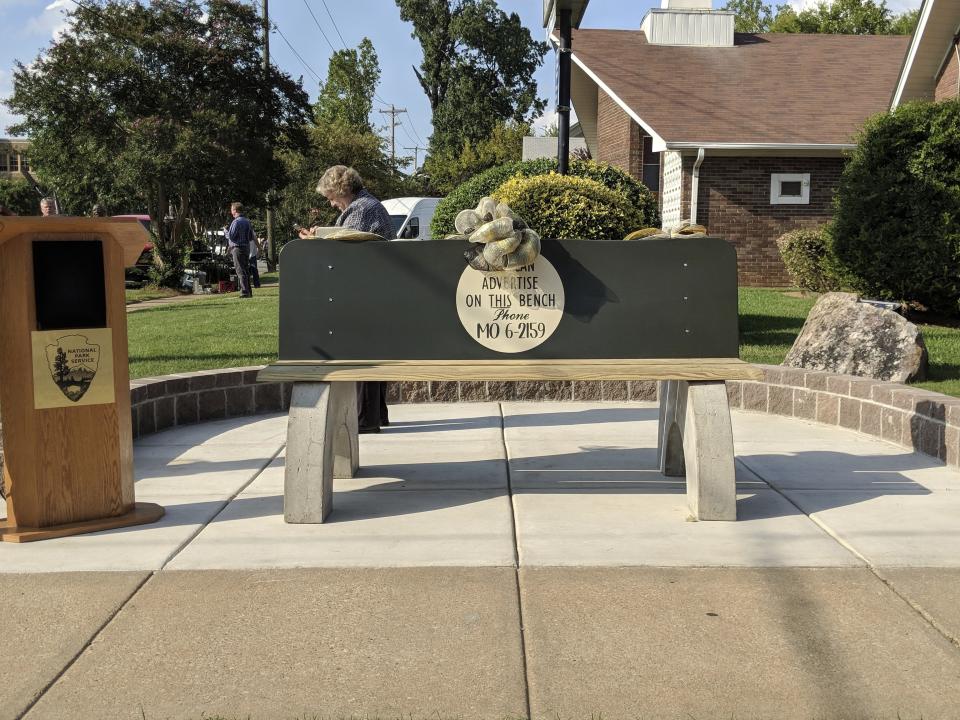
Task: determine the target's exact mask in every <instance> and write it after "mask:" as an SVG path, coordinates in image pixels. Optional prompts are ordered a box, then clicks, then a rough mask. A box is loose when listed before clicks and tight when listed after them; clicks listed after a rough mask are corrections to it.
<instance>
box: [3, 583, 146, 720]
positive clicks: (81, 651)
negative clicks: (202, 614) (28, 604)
mask: <svg viewBox="0 0 960 720" xmlns="http://www.w3.org/2000/svg"><path fill="white" fill-rule="evenodd" d="M153 575H154V573H148V574H147V575H146V576H145V577H144V578H143V580H141V581H140V582H139V583H137V586H136V587H135V588H134V589H133V592H131V593H130V594H129V595H128V596H127V598H126V599H125V600H124V601H123V602H121V603H119V604H118V605H117V607H116V609H115V610H114V611H113V612H112V613H110V614H109V615H108V616H107V617H106V618H105V619H104V621H103V622H102V623H100V626H99V627H98V628H97V629H96V630H95V631H94V633H93V634H92V635H91V636H90V637H89V638H88V639H87V641H86V642H85V643H84V644H83V645H82V646H80V649H79V650H77V652H76V653H74V655H73V657H72V658H70V660H69V661H67V663H66V664H65V665H64V666H63V667H62V668H60V670H59V672H57V673H56V674H55V675H54V676H53V677H52V678H50V682H48V683H46V684H45V685H44V686H43V687H42V688H40V691H39V692H38V693H37V694H36V696H35V697H34V698H33V699H32V700H31V701H30V702H29V703H27V705H26V707H24V708H23V710H22V711H21V712H19V713H18V714H17V715H15V716H14V718H13V720H21V718H23V717H24V716H25V715H26V714H27V713H29V712H30V711H31V710H32V709H33V707H34V706H35V705H36V704H37V703H38V702H40V700H41V699H42V698H43V696H44V695H46V694H47V691H48V690H50V688H52V687H53V686H54V685H56V684H57V682H58V681H59V680H60V678H62V677H63V676H64V674H65V673H66V672H67V670H69V669H70V668H72V667H73V665H74V663H76V662H77V660H79V659H80V656H81V655H83V654H84V653H85V652H86V651H87V648H88V647H90V646H91V645H92V644H93V641H94V640H96V639H97V638H98V637H100V635H101V633H103V631H104V630H106V629H107V626H108V625H109V624H110V623H112V622H113V619H114V618H115V617H116V616H117V615H119V614H120V611H121V610H123V609H124V608H125V607H126V606H127V605H128V604H129V602H130V601H131V600H133V598H134V597H135V596H136V594H137V593H138V592H140V591H141V590H142V589H143V586H144V585H146V584H147V583H148V582H149V581H150V580H151V579H153Z"/></svg>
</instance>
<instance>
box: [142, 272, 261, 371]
mask: <svg viewBox="0 0 960 720" xmlns="http://www.w3.org/2000/svg"><path fill="white" fill-rule="evenodd" d="M277 293H278V290H277V288H275V287H273V288H262V289H260V290H254V295H253V298H252V299H250V300H241V299H240V298H239V297H238V295H237V293H228V294H225V295H209V296H205V297H198V298H197V299H196V300H189V301H184V302H180V303H173V304H170V305H163V306H160V307H155V308H147V309H144V310H140V311H138V312H135V313H129V314H128V315H127V332H128V336H129V347H130V377H131V378H141V377H152V376H155V375H168V374H170V373H175V372H189V371H192V370H209V369H213V368H223V367H240V366H243V365H261V364H264V363H269V362H273V361H274V360H276V359H277V320H278V304H279V297H278V295H277Z"/></svg>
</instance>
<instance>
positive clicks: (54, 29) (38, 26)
mask: <svg viewBox="0 0 960 720" xmlns="http://www.w3.org/2000/svg"><path fill="white" fill-rule="evenodd" d="M71 7H73V4H72V3H71V2H70V1H69V0H54V2H52V3H50V4H49V5H47V6H46V7H45V8H44V9H43V13H41V14H40V15H37V16H36V17H33V18H31V19H30V20H29V21H28V22H27V26H26V28H25V29H24V30H25V32H26V33H27V34H30V35H49V36H50V37H51V38H53V40H54V41H56V40H59V39H60V36H61V35H62V34H63V33H64V31H66V29H67V28H69V27H70V20H69V19H68V17H67V11H68V10H69V9H70V8H71Z"/></svg>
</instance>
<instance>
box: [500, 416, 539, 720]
mask: <svg viewBox="0 0 960 720" xmlns="http://www.w3.org/2000/svg"><path fill="white" fill-rule="evenodd" d="M497 410H498V411H499V412H500V442H501V443H502V445H503V462H504V463H505V464H506V470H507V495H509V496H510V503H509V504H510V524H511V526H512V528H513V558H514V562H513V581H514V586H515V588H516V591H517V619H518V620H519V622H520V627H519V628H518V629H519V631H520V632H519V635H520V658H521V659H522V661H523V698H524V702H525V703H526V717H528V718H529V717H531V714H530V680H529V674H528V671H527V638H526V633H525V630H524V628H525V627H526V622H524V619H523V593H522V592H521V591H520V543H519V541H518V540H517V509H516V508H515V507H514V505H513V484H512V482H511V474H510V449H509V448H508V447H507V433H506V429H505V428H506V419H505V418H504V415H503V403H497Z"/></svg>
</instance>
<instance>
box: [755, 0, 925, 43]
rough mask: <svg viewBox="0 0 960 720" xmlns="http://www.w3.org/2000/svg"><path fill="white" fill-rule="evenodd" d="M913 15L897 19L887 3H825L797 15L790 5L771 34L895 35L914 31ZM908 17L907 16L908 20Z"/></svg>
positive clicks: (864, 0)
mask: <svg viewBox="0 0 960 720" xmlns="http://www.w3.org/2000/svg"><path fill="white" fill-rule="evenodd" d="M911 15H912V13H911V12H909V11H908V12H906V13H904V14H903V15H900V16H894V15H893V13H891V11H890V9H889V8H888V7H887V3H886V2H885V0H880V2H879V3H877V2H874V0H832V2H825V1H824V0H821V1H820V2H818V3H817V4H816V5H815V6H813V7H810V8H806V9H805V10H801V11H800V12H797V11H796V10H794V9H793V8H792V7H790V6H789V5H780V6H778V7H777V16H776V17H775V18H774V19H773V21H772V22H771V23H770V28H769V30H770V32H792V33H829V34H843V35H891V34H901V33H910V32H913V25H915V24H916V21H915V20H914V21H913V22H912V23H911V21H910V16H911ZM904 16H907V17H904Z"/></svg>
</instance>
